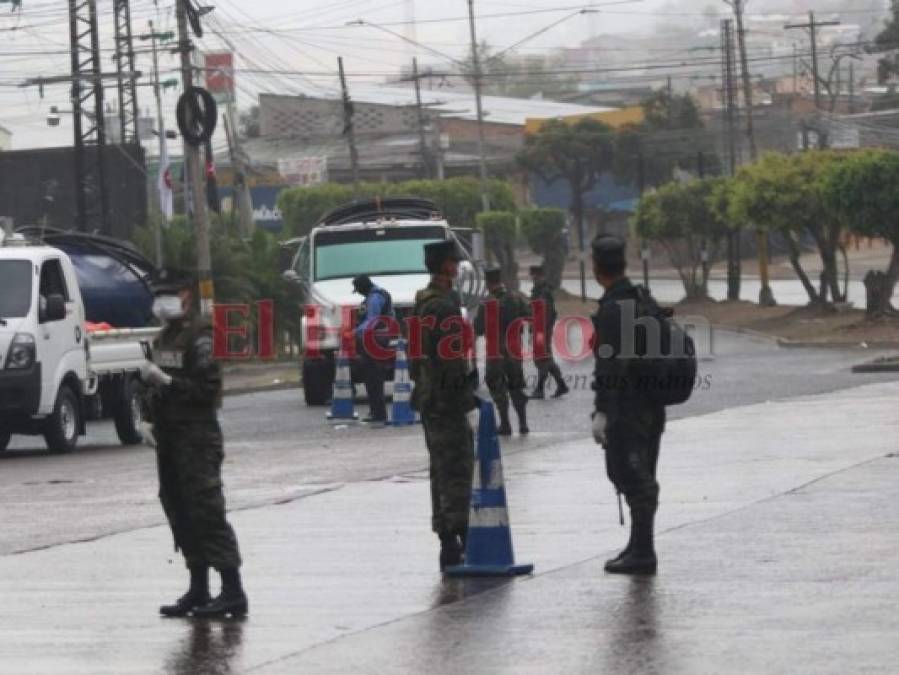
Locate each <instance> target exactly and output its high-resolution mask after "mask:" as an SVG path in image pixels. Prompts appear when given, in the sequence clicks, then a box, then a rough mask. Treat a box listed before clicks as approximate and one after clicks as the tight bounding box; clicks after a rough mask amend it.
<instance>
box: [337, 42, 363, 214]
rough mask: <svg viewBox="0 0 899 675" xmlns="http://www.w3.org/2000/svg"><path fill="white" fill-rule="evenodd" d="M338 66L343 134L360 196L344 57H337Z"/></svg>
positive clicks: (357, 160) (356, 155) (354, 187)
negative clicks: (341, 97) (341, 96)
mask: <svg viewBox="0 0 899 675" xmlns="http://www.w3.org/2000/svg"><path fill="white" fill-rule="evenodd" d="M337 68H338V69H339V71H340V90H341V92H342V93H343V94H342V95H343V135H344V136H346V142H347V145H348V146H349V149H350V167H351V169H352V172H353V191H354V192H355V193H356V197H358V196H359V151H358V150H357V149H356V132H355V129H354V126H353V113H354V110H353V101H352V99H350V90H349V88H348V87H347V83H346V73H345V72H344V71H343V57H342V56H338V57H337Z"/></svg>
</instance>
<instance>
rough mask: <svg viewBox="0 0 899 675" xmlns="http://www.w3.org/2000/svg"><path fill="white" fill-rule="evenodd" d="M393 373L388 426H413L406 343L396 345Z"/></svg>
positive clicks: (401, 342) (413, 416)
mask: <svg viewBox="0 0 899 675" xmlns="http://www.w3.org/2000/svg"><path fill="white" fill-rule="evenodd" d="M394 368H395V370H394V373H393V409H392V410H391V414H390V424H391V425H392V426H395V427H400V426H410V425H412V424H415V411H414V410H412V380H411V379H410V378H409V361H408V359H407V358H406V341H405V340H400V341H399V342H397V345H396V365H395V366H394Z"/></svg>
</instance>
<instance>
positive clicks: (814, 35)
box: [784, 12, 840, 110]
mask: <svg viewBox="0 0 899 675" xmlns="http://www.w3.org/2000/svg"><path fill="white" fill-rule="evenodd" d="M839 25H840V22H839V21H816V20H815V13H814V12H809V13H808V23H788V24H787V25H786V26H784V28H785V29H786V30H796V29H807V30H808V31H809V35H810V38H811V43H812V79H813V80H814V82H815V109H816V110H820V109H821V77H820V75H819V74H818V29H819V28H823V27H824V26H839Z"/></svg>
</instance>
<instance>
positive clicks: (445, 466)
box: [411, 282, 475, 538]
mask: <svg viewBox="0 0 899 675" xmlns="http://www.w3.org/2000/svg"><path fill="white" fill-rule="evenodd" d="M413 316H415V317H418V319H420V320H421V322H422V331H421V337H422V340H421V354H420V355H414V358H413V361H412V365H411V376H412V380H413V382H414V383H415V388H414V390H413V393H412V406H413V408H414V409H415V410H418V411H419V412H420V413H421V418H422V425H423V426H424V432H425V442H426V443H427V446H428V453H429V454H430V459H431V462H430V469H431V471H430V474H431V507H432V511H431V512H432V520H431V525H432V527H433V530H434V532H436V533H437V534H438V535H441V536H444V535H454V534H460V535H463V538H464V533H465V532H466V531H467V530H468V511H469V502H470V499H471V480H472V471H473V468H474V445H473V443H474V440H473V437H472V432H471V428H470V426H469V424H468V419H467V417H466V414H467V413H468V412H469V411H471V410H473V409H474V408H475V398H474V392H473V388H472V386H471V380H470V373H469V366H468V360H467V359H465V358H454V359H445V358H440V354H439V351H438V346H439V345H440V343H441V340H444V339H445V338H447V336H457V337H456V339H460V338H459V337H458V336H459V331H460V330H461V329H460V328H459V327H458V324H454V326H455V328H451V327H448V326H444V327H443V328H442V327H441V326H442V325H443V322H444V321H446V320H447V319H451V318H452V317H459V318H460V319H461V317H462V310H461V303H460V300H459V297H458V295H457V294H456V293H455V292H454V291H452V290H447V289H444V288H441V287H440V286H439V285H438V284H436V283H433V282H432V283H431V284H430V285H429V286H428V287H427V288H426V289H424V290H421V291H419V292H418V294H417V295H416V298H415V308H414V310H413ZM431 320H433V321H435V324H434V326H435V327H434V328H430V327H428V326H427V325H425V324H426V323H429V322H430V321H431ZM459 344H461V342H460V343H459Z"/></svg>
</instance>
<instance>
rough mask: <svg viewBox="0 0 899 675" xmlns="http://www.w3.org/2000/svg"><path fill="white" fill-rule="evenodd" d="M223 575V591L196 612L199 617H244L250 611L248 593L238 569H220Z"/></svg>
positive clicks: (195, 614)
mask: <svg viewBox="0 0 899 675" xmlns="http://www.w3.org/2000/svg"><path fill="white" fill-rule="evenodd" d="M219 574H221V575H222V592H221V593H219V596H218V597H217V598H216V599H215V600H213V601H212V602H210V603H208V604H207V605H204V606H203V607H200V608H199V609H198V610H196V611H195V612H194V616H195V617H197V618H198V619H224V618H225V617H228V616H230V617H232V618H235V619H237V618H243V617H245V616H246V615H247V613H248V612H249V611H250V603H249V600H247V594H246V593H244V590H243V584H242V583H241V581H240V571H239V570H237V569H232V570H220V571H219Z"/></svg>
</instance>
